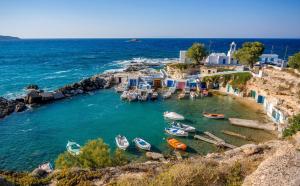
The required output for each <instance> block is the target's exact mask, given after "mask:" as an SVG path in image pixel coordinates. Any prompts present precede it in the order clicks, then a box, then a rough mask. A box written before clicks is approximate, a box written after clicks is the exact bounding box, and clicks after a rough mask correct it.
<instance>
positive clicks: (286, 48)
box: [283, 45, 289, 60]
mask: <svg viewBox="0 0 300 186" xmlns="http://www.w3.org/2000/svg"><path fill="white" fill-rule="evenodd" d="M288 47H289V46H288V45H286V47H285V53H284V58H283V60H286V54H287V50H288Z"/></svg>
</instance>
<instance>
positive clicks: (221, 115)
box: [203, 112, 225, 119]
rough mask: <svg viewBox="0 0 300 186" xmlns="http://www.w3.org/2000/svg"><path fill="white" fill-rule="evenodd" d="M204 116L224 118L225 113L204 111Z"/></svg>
mask: <svg viewBox="0 0 300 186" xmlns="http://www.w3.org/2000/svg"><path fill="white" fill-rule="evenodd" d="M203 116H204V117H207V118H211V119H224V118H225V115H224V114H215V113H208V112H203Z"/></svg>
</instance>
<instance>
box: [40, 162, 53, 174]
mask: <svg viewBox="0 0 300 186" xmlns="http://www.w3.org/2000/svg"><path fill="white" fill-rule="evenodd" d="M38 168H39V169H41V170H43V171H45V172H47V173H51V172H53V170H54V169H53V166H52V164H51V163H50V162H46V163H43V164H41V165H39V167H38Z"/></svg>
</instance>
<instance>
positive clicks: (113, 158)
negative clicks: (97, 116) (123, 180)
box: [55, 139, 128, 169]
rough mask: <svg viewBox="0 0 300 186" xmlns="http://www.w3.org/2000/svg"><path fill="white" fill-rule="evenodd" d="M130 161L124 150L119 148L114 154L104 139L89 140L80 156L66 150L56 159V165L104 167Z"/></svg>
mask: <svg viewBox="0 0 300 186" xmlns="http://www.w3.org/2000/svg"><path fill="white" fill-rule="evenodd" d="M126 163H128V160H127V158H126V157H125V155H124V154H123V151H121V150H119V149H117V150H116V151H115V153H114V154H113V155H111V154H110V149H109V146H108V145H107V144H105V143H104V142H103V140H102V139H97V140H91V141H88V142H87V144H86V145H84V146H83V147H82V148H81V152H80V154H79V155H78V156H73V155H71V154H70V153H68V152H64V153H62V154H60V155H59V156H58V158H57V159H56V161H55V167H56V168H59V169H65V168H71V167H80V168H92V169H93V168H104V167H109V166H117V165H124V164H126Z"/></svg>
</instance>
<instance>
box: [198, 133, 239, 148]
mask: <svg viewBox="0 0 300 186" xmlns="http://www.w3.org/2000/svg"><path fill="white" fill-rule="evenodd" d="M194 138H196V139H199V140H202V141H205V142H207V143H211V144H214V145H217V146H224V147H228V148H231V149H234V148H236V146H234V145H231V144H229V143H226V142H225V141H224V140H223V142H220V141H216V140H212V139H208V138H206V137H203V136H199V135H195V136H194Z"/></svg>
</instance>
